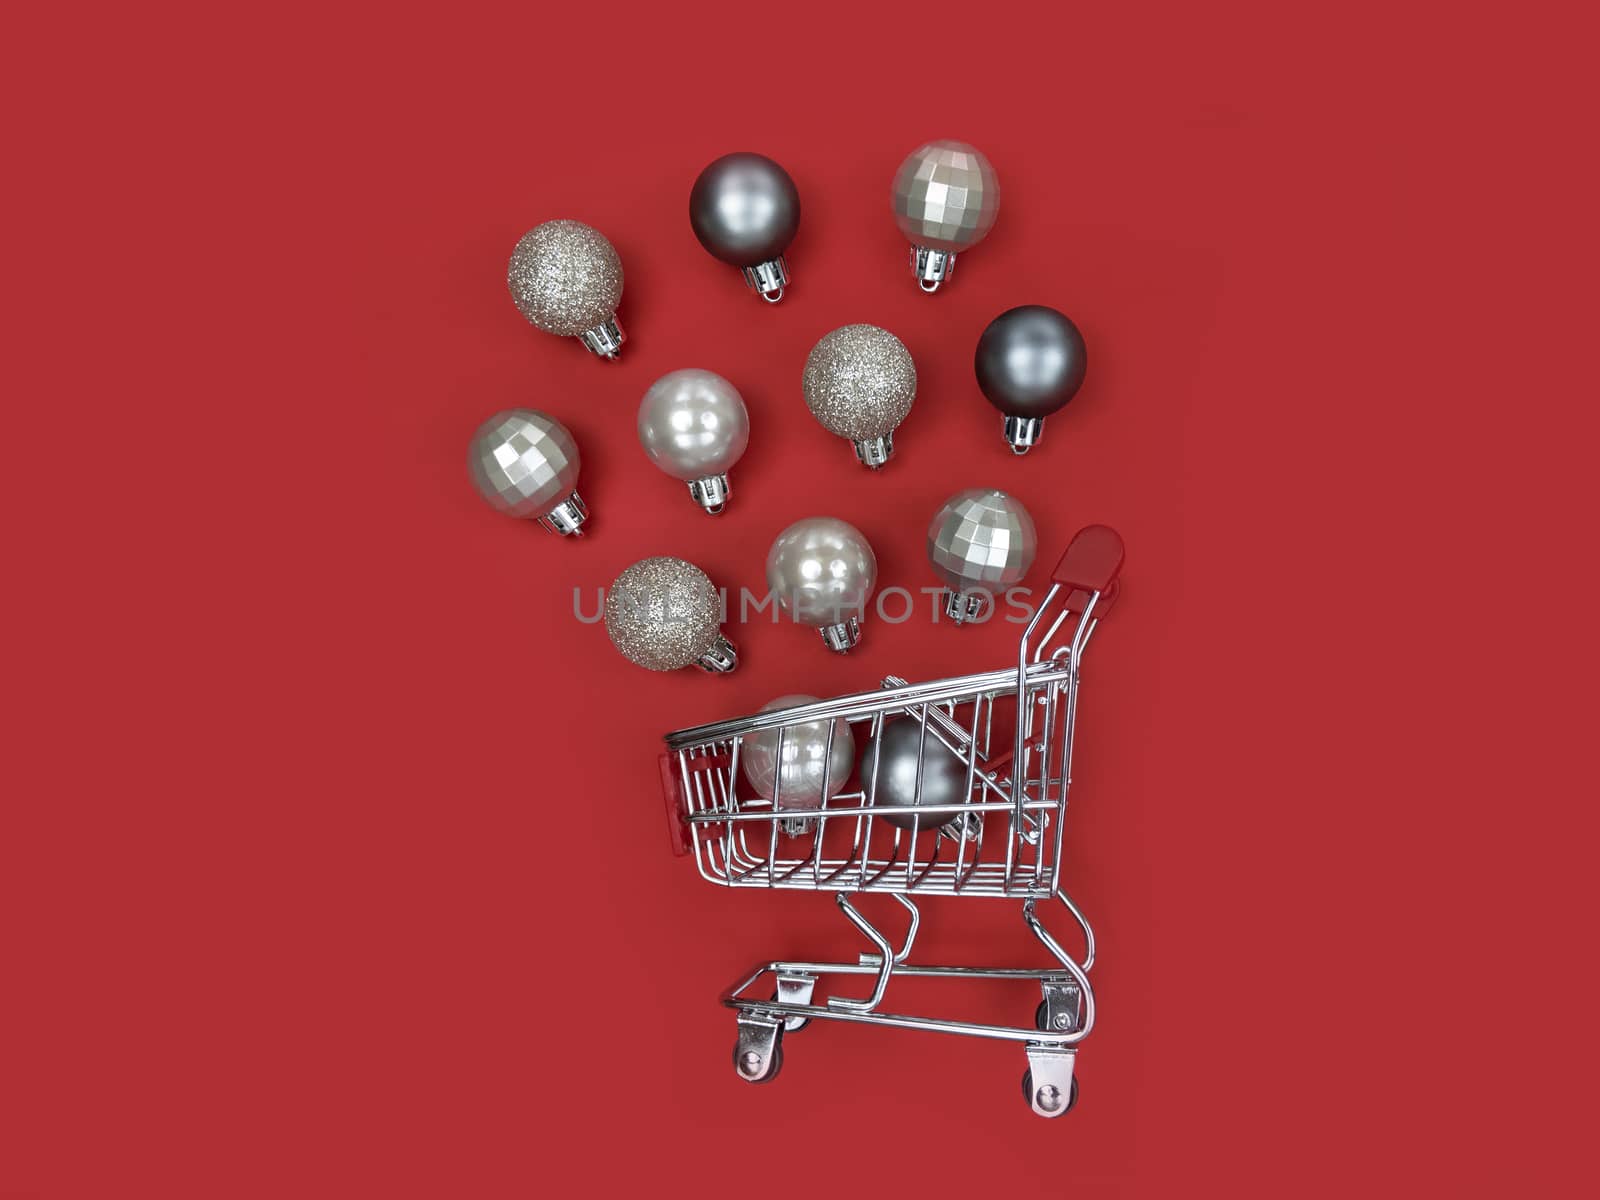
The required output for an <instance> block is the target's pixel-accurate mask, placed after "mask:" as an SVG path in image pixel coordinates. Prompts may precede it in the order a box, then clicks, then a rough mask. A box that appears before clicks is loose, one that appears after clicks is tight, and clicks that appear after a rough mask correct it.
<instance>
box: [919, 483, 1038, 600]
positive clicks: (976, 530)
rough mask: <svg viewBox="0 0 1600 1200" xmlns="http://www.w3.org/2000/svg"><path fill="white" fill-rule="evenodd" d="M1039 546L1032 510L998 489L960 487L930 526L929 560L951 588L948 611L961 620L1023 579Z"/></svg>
mask: <svg viewBox="0 0 1600 1200" xmlns="http://www.w3.org/2000/svg"><path fill="white" fill-rule="evenodd" d="M1038 550H1039V535H1038V533H1037V532H1036V531H1035V530H1034V527H1033V518H1032V517H1031V516H1030V515H1029V514H1028V510H1027V509H1026V508H1024V507H1023V506H1022V502H1021V501H1020V500H1017V499H1016V498H1015V497H1013V496H1008V495H1006V493H1004V492H1002V491H997V490H996V489H994V488H969V489H968V490H966V491H964V492H957V493H956V494H955V495H954V496H951V497H950V499H948V500H946V501H945V502H944V506H943V507H942V508H940V509H939V511H938V512H936V513H934V515H933V520H932V522H930V523H929V525H928V562H929V563H931V564H932V565H933V570H934V573H935V574H937V575H938V576H939V578H940V579H942V580H943V581H944V583H945V586H946V587H948V588H949V589H950V591H949V593H948V594H947V595H946V597H945V612H946V613H948V614H949V615H950V616H951V617H952V618H953V619H954V620H955V621H956V623H957V624H960V623H961V622H962V621H964V620H968V619H971V618H973V617H976V616H978V615H979V614H980V613H981V612H983V611H984V609H986V608H988V607H989V605H990V604H991V603H992V598H993V597H994V596H996V595H998V594H999V593H1001V592H1004V591H1006V590H1007V589H1008V588H1012V587H1015V586H1016V585H1017V584H1019V583H1021V582H1022V579H1023V577H1024V576H1026V575H1027V573H1028V569H1029V568H1030V567H1032V566H1033V557H1034V555H1035V554H1036V553H1038Z"/></svg>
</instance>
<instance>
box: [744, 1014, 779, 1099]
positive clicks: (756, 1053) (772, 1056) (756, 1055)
mask: <svg viewBox="0 0 1600 1200" xmlns="http://www.w3.org/2000/svg"><path fill="white" fill-rule="evenodd" d="M733 1069H734V1071H735V1072H736V1073H737V1074H738V1076H739V1078H740V1079H742V1080H744V1081H745V1082H746V1083H771V1082H772V1081H773V1080H774V1079H776V1078H777V1077H778V1072H779V1071H781V1070H782V1069H783V1021H782V1020H781V1019H779V1018H778V1017H776V1016H773V1015H769V1014H767V1013H750V1012H741V1013H740V1014H739V1039H738V1041H736V1042H734V1044H733Z"/></svg>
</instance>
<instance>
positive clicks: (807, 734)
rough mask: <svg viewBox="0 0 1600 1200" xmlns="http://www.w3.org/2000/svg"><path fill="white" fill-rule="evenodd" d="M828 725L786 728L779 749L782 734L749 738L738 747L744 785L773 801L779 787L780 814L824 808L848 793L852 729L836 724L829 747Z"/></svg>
mask: <svg viewBox="0 0 1600 1200" xmlns="http://www.w3.org/2000/svg"><path fill="white" fill-rule="evenodd" d="M815 703H817V698H816V697H815V696H803V695H798V694H796V695H790V696H779V697H778V698H777V699H776V700H772V701H769V702H768V703H766V704H763V705H762V706H761V711H762V712H764V713H768V712H777V711H779V710H780V709H786V708H798V707H799V706H800V705H802V704H815ZM828 725H829V722H828V721H826V720H821V721H801V722H799V723H798V724H794V725H785V726H783V727H782V729H781V734H782V738H781V741H782V745H781V746H780V745H779V741H780V737H779V734H780V730H778V729H763V730H762V731H761V732H759V733H756V734H752V735H751V736H749V737H747V738H745V739H744V741H743V742H742V743H741V744H740V746H739V765H740V767H741V768H742V770H743V773H744V777H745V779H746V780H747V781H748V782H749V784H750V786H751V787H752V788H754V789H755V790H756V792H757V793H758V794H759V795H762V796H765V797H767V799H769V800H770V799H772V794H773V789H774V787H775V786H776V788H777V793H778V807H779V808H780V809H797V810H811V809H818V808H821V807H822V805H823V803H824V802H825V801H827V800H831V799H832V798H833V797H834V796H835V795H836V794H838V792H839V790H840V789H841V788H843V787H844V785H845V781H846V780H848V779H849V778H850V768H851V766H852V764H853V763H854V762H855V756H856V742H855V738H854V737H853V736H851V733H850V723H849V722H848V721H846V720H845V719H844V718H843V717H835V718H834V719H833V721H832V725H833V743H832V745H831V747H830V745H829V743H828ZM780 755H781V760H780Z"/></svg>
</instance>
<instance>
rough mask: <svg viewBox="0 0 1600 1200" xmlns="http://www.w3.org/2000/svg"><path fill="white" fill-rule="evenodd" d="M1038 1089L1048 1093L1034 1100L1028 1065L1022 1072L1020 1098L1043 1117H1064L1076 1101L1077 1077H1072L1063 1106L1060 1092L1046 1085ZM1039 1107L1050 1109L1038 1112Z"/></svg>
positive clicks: (1031, 1076) (1031, 1070)
mask: <svg viewBox="0 0 1600 1200" xmlns="http://www.w3.org/2000/svg"><path fill="white" fill-rule="evenodd" d="M1040 1090H1041V1091H1044V1092H1047V1093H1048V1094H1047V1095H1044V1096H1041V1097H1039V1098H1038V1099H1037V1100H1035V1097H1034V1094H1033V1069H1032V1068H1031V1067H1030V1068H1029V1069H1028V1070H1026V1071H1024V1072H1023V1073H1022V1098H1023V1099H1024V1100H1025V1101H1027V1104H1028V1107H1029V1108H1030V1109H1032V1110H1033V1111H1034V1112H1036V1113H1039V1115H1040V1116H1043V1117H1064V1116H1066V1115H1067V1114H1068V1113H1069V1112H1071V1111H1072V1108H1073V1106H1074V1105H1075V1104H1077V1103H1078V1077H1077V1076H1076V1075H1074V1076H1073V1077H1072V1089H1071V1091H1070V1092H1069V1093H1068V1094H1067V1103H1066V1105H1065V1106H1061V1101H1060V1093H1059V1092H1057V1091H1056V1090H1055V1089H1054V1088H1049V1087H1046V1088H1041V1089H1040ZM1041 1108H1046V1109H1049V1110H1051V1111H1046V1112H1040V1111H1039V1110H1040V1109H1041Z"/></svg>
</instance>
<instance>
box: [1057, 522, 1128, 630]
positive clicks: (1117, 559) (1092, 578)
mask: <svg viewBox="0 0 1600 1200" xmlns="http://www.w3.org/2000/svg"><path fill="white" fill-rule="evenodd" d="M1123 557H1124V550H1123V546H1122V535H1121V534H1119V533H1118V532H1117V531H1116V530H1115V529H1112V528H1111V526H1109V525H1086V526H1084V528H1082V529H1080V530H1078V535H1077V536H1076V537H1074V538H1073V539H1072V542H1071V544H1070V545H1068V546H1067V552H1066V553H1065V554H1063V555H1062V556H1061V561H1060V562H1058V563H1057V564H1056V569H1055V572H1054V575H1053V576H1052V578H1054V579H1055V581H1056V582H1057V583H1059V584H1061V585H1063V586H1064V587H1069V588H1071V589H1072V594H1071V595H1069V596H1068V597H1067V605H1068V607H1069V608H1071V609H1072V611H1074V612H1082V611H1083V609H1084V606H1085V605H1086V604H1088V603H1089V595H1090V593H1092V592H1099V593H1100V603H1099V604H1098V605H1096V607H1095V615H1096V616H1097V617H1098V616H1104V615H1105V614H1106V613H1108V612H1110V611H1111V606H1112V605H1113V604H1115V603H1116V601H1117V596H1118V594H1119V593H1120V592H1121V591H1122V589H1121V587H1120V586H1119V584H1118V582H1117V574H1118V573H1119V572H1120V571H1121V570H1122V560H1123Z"/></svg>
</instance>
